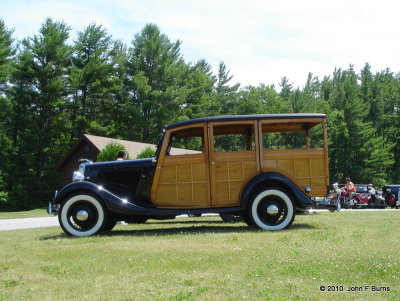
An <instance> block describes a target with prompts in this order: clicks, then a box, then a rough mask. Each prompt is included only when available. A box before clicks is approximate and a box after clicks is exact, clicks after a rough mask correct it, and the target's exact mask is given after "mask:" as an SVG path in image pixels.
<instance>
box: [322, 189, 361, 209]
mask: <svg viewBox="0 0 400 301" xmlns="http://www.w3.org/2000/svg"><path fill="white" fill-rule="evenodd" d="M332 186H333V191H331V193H330V194H329V196H328V198H329V199H330V203H331V204H333V205H336V208H337V210H338V211H339V210H340V209H341V208H346V209H348V208H357V205H358V201H357V197H356V194H352V196H351V197H350V193H349V192H348V191H347V189H346V188H345V187H341V188H340V187H339V184H338V183H335V184H333V185H332Z"/></svg>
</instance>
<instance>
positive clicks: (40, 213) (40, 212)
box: [0, 209, 51, 219]
mask: <svg viewBox="0 0 400 301" xmlns="http://www.w3.org/2000/svg"><path fill="white" fill-rule="evenodd" d="M46 216H51V215H49V214H48V213H47V210H46V209H33V210H29V211H18V212H0V219H7V218H27V217H46Z"/></svg>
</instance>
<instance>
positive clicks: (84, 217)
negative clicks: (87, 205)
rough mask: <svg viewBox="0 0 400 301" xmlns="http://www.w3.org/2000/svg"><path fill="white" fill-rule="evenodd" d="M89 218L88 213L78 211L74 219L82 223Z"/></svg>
mask: <svg viewBox="0 0 400 301" xmlns="http://www.w3.org/2000/svg"><path fill="white" fill-rule="evenodd" d="M88 218H89V213H88V212H87V211H86V210H79V211H78V213H77V214H76V219H77V220H78V221H81V222H84V221H86V220H87V219H88Z"/></svg>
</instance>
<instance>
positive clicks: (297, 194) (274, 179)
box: [241, 172, 314, 209]
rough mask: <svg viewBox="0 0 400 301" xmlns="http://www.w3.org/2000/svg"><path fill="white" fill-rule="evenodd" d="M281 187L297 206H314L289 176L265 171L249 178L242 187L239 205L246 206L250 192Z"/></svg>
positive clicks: (249, 199) (249, 198) (244, 207)
mask: <svg viewBox="0 0 400 301" xmlns="http://www.w3.org/2000/svg"><path fill="white" fill-rule="evenodd" d="M272 186H273V187H281V188H283V189H285V190H288V192H289V193H291V195H292V196H293V197H294V200H293V201H294V202H295V204H296V206H297V207H300V208H306V207H307V206H314V202H313V201H312V200H311V199H310V198H309V197H308V196H307V195H306V194H305V193H304V192H303V191H302V190H301V189H300V188H299V187H298V186H297V185H296V184H294V183H293V182H292V181H291V180H290V179H289V178H287V177H285V176H283V175H281V174H279V173H276V172H267V173H262V174H259V175H257V176H255V177H254V178H253V179H251V180H250V181H249V182H248V183H247V185H246V187H245V188H244V190H243V192H242V196H241V207H242V208H243V209H246V208H247V205H248V203H249V202H250V201H251V198H252V194H253V193H254V192H255V191H257V190H258V189H261V188H263V187H272Z"/></svg>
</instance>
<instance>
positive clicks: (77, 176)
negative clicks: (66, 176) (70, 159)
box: [72, 164, 85, 182]
mask: <svg viewBox="0 0 400 301" xmlns="http://www.w3.org/2000/svg"><path fill="white" fill-rule="evenodd" d="M84 174H85V164H80V165H79V170H78V171H74V173H73V175H72V181H73V182H77V181H83V180H85V176H84Z"/></svg>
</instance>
